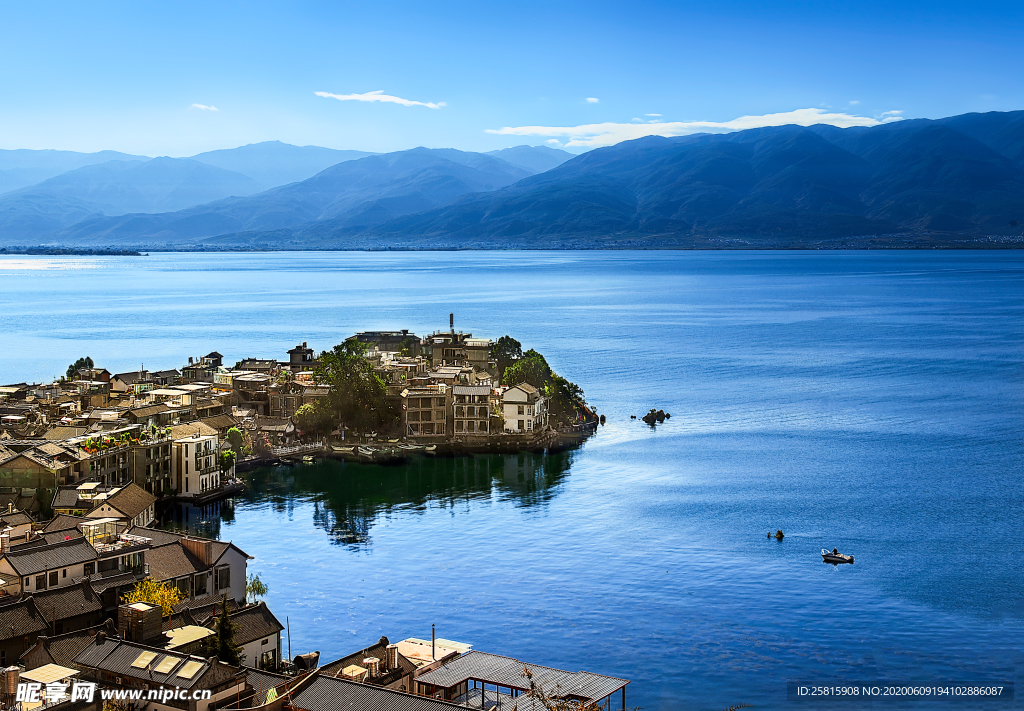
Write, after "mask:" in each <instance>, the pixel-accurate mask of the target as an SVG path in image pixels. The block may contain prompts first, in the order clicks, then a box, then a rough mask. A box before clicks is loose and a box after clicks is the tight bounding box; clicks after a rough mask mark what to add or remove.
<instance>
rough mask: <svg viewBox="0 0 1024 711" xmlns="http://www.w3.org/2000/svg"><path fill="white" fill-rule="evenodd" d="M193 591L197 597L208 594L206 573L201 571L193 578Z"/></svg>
mask: <svg viewBox="0 0 1024 711" xmlns="http://www.w3.org/2000/svg"><path fill="white" fill-rule="evenodd" d="M192 591H193V592H192V594H193V595H194V596H196V597H199V596H200V595H205V594H206V573H199V574H198V575H196V576H195V577H194V578H192Z"/></svg>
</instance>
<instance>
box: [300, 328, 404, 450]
mask: <svg viewBox="0 0 1024 711" xmlns="http://www.w3.org/2000/svg"><path fill="white" fill-rule="evenodd" d="M367 348H368V346H367V345H366V344H365V343H360V342H359V341H356V340H354V339H353V340H348V341H345V342H344V343H340V344H338V345H336V346H335V347H334V348H332V349H331V350H329V351H324V352H323V353H321V354H320V358H319V365H318V366H317V368H316V371H315V377H316V381H317V382H318V383H324V384H326V385H328V386H329V388H330V391H329V394H328V397H327V403H326V404H327V405H328V407H329V408H330V410H331V411H332V413H333V415H334V421H335V422H338V421H340V422H344V423H345V424H346V425H348V426H350V427H354V428H355V429H360V430H369V429H380V428H382V427H391V426H393V425H394V424H395V423H396V422H397V420H398V414H397V413H396V412H395V408H394V406H393V405H392V404H391V403H390V402H388V400H387V394H388V388H387V385H386V384H385V382H384V380H383V379H382V378H381V377H380V376H379V375H377V373H375V372H374V370H373V365H372V364H371V363H370V361H368V360H367V359H366V357H365V356H366V351H367Z"/></svg>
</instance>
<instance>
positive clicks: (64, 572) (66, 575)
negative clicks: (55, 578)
mask: <svg viewBox="0 0 1024 711" xmlns="http://www.w3.org/2000/svg"><path fill="white" fill-rule="evenodd" d="M60 577H62V578H66V577H68V569H67V568H65V569H64V570H63V571H61V576H60Z"/></svg>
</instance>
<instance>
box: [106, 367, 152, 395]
mask: <svg viewBox="0 0 1024 711" xmlns="http://www.w3.org/2000/svg"><path fill="white" fill-rule="evenodd" d="M109 382H110V389H111V391H113V392H117V393H127V392H135V391H136V387H135V384H136V383H139V382H148V383H150V385H151V384H152V383H151V381H149V371H148V370H133V371H130V372H128V373H117V374H115V375H114V376H113V377H111V378H110V381H109ZM142 389H143V390H145V389H146V388H142Z"/></svg>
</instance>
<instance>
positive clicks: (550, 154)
mask: <svg viewBox="0 0 1024 711" xmlns="http://www.w3.org/2000/svg"><path fill="white" fill-rule="evenodd" d="M487 155H489V156H495V157H497V158H501V159H502V160H504V161H507V162H509V163H511V164H512V165H518V166H519V167H520V168H526V170H528V171H530V172H531V173H543V172H544V171H546V170H551V169H552V168H554V167H555V166H559V165H561V164H562V163H564V162H565V161H567V160H569V159H570V158H574V157H575V156H573V154H572V153H567V152H566V151H562V150H559V149H557V148H549V147H548V146H515V147H514V148H502V149H501V150H499V151H488V153H487Z"/></svg>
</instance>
